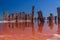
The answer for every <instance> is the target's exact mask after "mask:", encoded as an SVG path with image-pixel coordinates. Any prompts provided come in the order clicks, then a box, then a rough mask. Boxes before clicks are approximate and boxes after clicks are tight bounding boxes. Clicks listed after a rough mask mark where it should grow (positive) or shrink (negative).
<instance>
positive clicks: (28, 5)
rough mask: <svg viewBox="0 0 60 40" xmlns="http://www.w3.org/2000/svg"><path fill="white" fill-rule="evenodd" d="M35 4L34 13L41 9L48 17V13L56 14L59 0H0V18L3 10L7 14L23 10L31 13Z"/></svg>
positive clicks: (59, 4)
mask: <svg viewBox="0 0 60 40" xmlns="http://www.w3.org/2000/svg"><path fill="white" fill-rule="evenodd" d="M33 5H34V6H35V14H34V16H35V17H37V12H38V11H39V10H41V11H42V12H43V16H44V17H48V16H49V15H50V13H53V14H54V16H55V15H57V7H60V0H0V18H3V12H4V11H7V12H8V14H11V13H17V12H21V11H24V12H26V13H31V11H32V6H33Z"/></svg>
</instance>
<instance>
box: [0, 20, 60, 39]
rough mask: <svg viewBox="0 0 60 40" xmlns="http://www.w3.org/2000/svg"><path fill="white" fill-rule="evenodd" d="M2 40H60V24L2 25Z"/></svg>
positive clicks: (0, 25) (0, 36)
mask: <svg viewBox="0 0 60 40" xmlns="http://www.w3.org/2000/svg"><path fill="white" fill-rule="evenodd" d="M0 40H60V24H58V23H55V22H51V23H48V22H47V21H45V23H38V21H34V23H32V22H29V23H26V22H25V23H0Z"/></svg>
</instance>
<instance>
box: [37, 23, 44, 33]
mask: <svg viewBox="0 0 60 40" xmlns="http://www.w3.org/2000/svg"><path fill="white" fill-rule="evenodd" d="M43 26H44V23H42V22H41V23H39V24H38V32H42V30H43Z"/></svg>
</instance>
